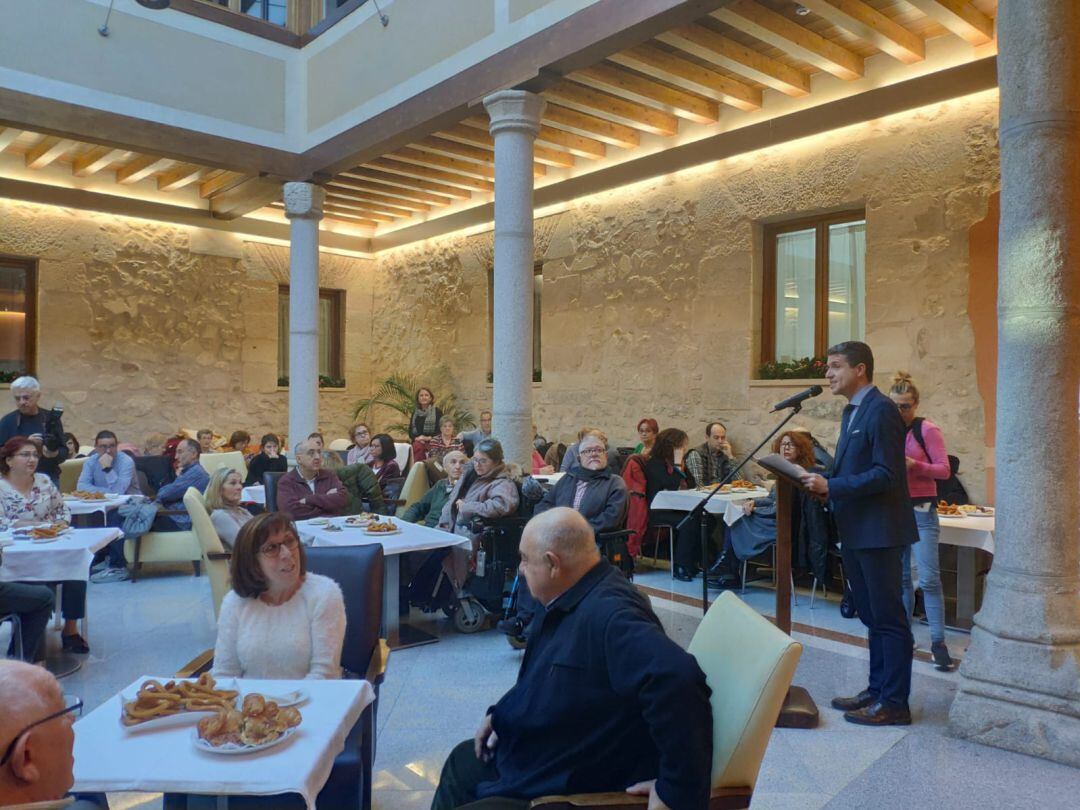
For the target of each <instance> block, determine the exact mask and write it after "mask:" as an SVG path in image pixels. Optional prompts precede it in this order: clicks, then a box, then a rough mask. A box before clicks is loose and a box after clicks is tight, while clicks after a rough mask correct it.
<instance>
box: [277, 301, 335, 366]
mask: <svg viewBox="0 0 1080 810" xmlns="http://www.w3.org/2000/svg"><path fill="white" fill-rule="evenodd" d="M344 358H345V291H344V290H325V289H322V288H321V287H320V288H319V377H321V378H328V379H329V380H332V381H335V382H337V383H338V384H344V378H345V360H344ZM288 376H289V287H288V285H287V284H283V285H281V286H280V287H278V379H279V380H284V379H287V378H288Z"/></svg>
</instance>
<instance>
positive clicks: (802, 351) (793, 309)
mask: <svg viewBox="0 0 1080 810" xmlns="http://www.w3.org/2000/svg"><path fill="white" fill-rule="evenodd" d="M816 242H817V240H816V238H815V236H814V229H813V228H809V229H807V230H803V231H792V232H790V233H782V234H779V235H778V236H777V237H776V357H775V359H776V360H777V361H780V362H788V361H791V360H798V359H800V358H803V357H812V356H813V355H814V279H815V273H814V261H815V254H816Z"/></svg>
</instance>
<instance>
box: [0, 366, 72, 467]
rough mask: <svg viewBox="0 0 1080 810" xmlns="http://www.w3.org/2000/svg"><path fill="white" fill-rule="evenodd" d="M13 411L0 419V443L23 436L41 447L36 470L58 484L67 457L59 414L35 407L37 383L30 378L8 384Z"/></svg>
mask: <svg viewBox="0 0 1080 810" xmlns="http://www.w3.org/2000/svg"><path fill="white" fill-rule="evenodd" d="M11 393H12V396H14V398H15V410H13V411H12V412H11V413H9V414H7V415H5V416H4V418H3V419H0V444H3V443H4V442H6V441H7V440H8V439H13V438H15V437H16V436H26V437H28V438H30V439H32V440H33V441H35V442H36V443H37V444H39V445H41V448H42V449H41V460H40V461H39V462H38V468H37V471H38V472H39V473H42V474H43V475H47V476H49V478H51V479H52V482H53V483H54V484H57V485H59V483H60V464H61V463H62V462H63V461H64V460H65V459H67V457H68V448H67V443H66V442H65V440H64V425H63V423H62V422H61V421H60V413H59V411H55V410H49V409H47V408H39V407H38V400H39V399H41V383H39V382H38V381H37V380H36V379H34V378H33V377H17V378H16V379H15V380H14V381H13V382H12V383H11Z"/></svg>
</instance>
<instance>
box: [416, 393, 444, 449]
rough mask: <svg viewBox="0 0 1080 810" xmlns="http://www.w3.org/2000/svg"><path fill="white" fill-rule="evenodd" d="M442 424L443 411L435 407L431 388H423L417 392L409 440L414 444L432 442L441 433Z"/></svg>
mask: <svg viewBox="0 0 1080 810" xmlns="http://www.w3.org/2000/svg"><path fill="white" fill-rule="evenodd" d="M441 423H442V411H441V410H439V409H438V408H437V407H435V395H434V394H433V393H432V392H431V389H430V388H421V389H420V390H419V391H417V392H416V408H415V409H414V410H413V413H412V417H411V418H410V419H409V438H410V439H411V440H412V441H413V442H415V441H417V440H419V441H421V442H428V441H431V439H433V438H435V435H436V434H437V433H438V432H439V426H440V425H441ZM420 460H421V461H422V460H423V459H420Z"/></svg>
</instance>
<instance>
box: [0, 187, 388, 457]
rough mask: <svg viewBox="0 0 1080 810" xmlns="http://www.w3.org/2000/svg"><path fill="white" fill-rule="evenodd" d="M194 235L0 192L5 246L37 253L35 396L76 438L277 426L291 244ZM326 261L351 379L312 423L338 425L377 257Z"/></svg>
mask: <svg viewBox="0 0 1080 810" xmlns="http://www.w3.org/2000/svg"><path fill="white" fill-rule="evenodd" d="M197 235H198V234H197V232H193V231H192V230H190V229H188V228H183V227H176V226H169V225H163V224H159V223H151V222H146V221H142V220H134V219H125V218H119V217H112V216H108V215H104V214H94V213H88V212H84V211H73V210H69V209H62V208H54V207H48V206H38V205H32V204H26V203H19V202H14V201H9V200H3V201H0V253H7V254H11V255H16V256H24V257H32V258H37V259H38V324H39V326H38V347H37V349H38V351H37V354H38V363H37V374H38V377H39V378H40V379H41V382H42V385H43V387H44V393H43V401H44V402H45V403H46V404H48V405H51V404H52V403H53V402H54V401H59V402H61V403H63V404H64V406H65V416H64V424H65V427H67V429H68V430H70V431H72V432H73V433H75V435H76V436H78V437H79V440H80V441H81V442H82V443H83V444H90V443H92V440H93V434H94V433H95V432H96V431H97V430H99V429H101V428H104V427H109V428H112V429H114V430H116V432H117V433H118V434H119V435H120V437H121V440H122V441H134V442H136V443H141V442H142V440H143V438H144V437H145V436H146V435H148V434H150V433H154V432H171V431H173V430H175V429H176V428H179V427H188V428H197V427H201V426H207V427H211V428H213V429H214V430H216V431H218V432H221V433H225V434H227V433H228V432H230V431H232V430H234V429H237V428H245V429H247V430H248V431H250V432H251V433H252V434H253V435H255V436H258V435H260V434H261V433H262V432H265V431H269V430H273V431H276V432H283V431H284V430H285V427H286V425H287V414H286V407H287V394H286V393H285V392H283V391H279V390H278V388H277V285H278V283H280V282H285V281H286V280H287V278H288V251H287V249H285V248H279V247H273V246H269V245H263V244H255V243H245V244H240V243H239V242H236V243H235V244H233V245H230V246H228V247H227V248H226V249H225V250H220V249H215V248H213V247H204V245H208V244H213V240H206V239H198V238H196V236H197ZM203 250H205V251H214V252H215V253H216V254H217V255H211V253H209V252H200V251H203ZM222 253H225V254H231V255H220V254H222ZM321 264H322V266H321V268H320V273H321V283H322V286H324V287H332V288H339V289H345V290H346V296H345V301H346V310H347V312H346V324H347V335H346V343H347V348H346V353H345V364H346V380H347V382H348V389H347V390H345V391H343V392H324V393H323V395H322V397H321V401H320V409H321V422H320V424H321V425H322V426H323V427H324V429H325V430H328V431H331V432H332V433H335V434H337V433H339V432H340V433H342V434H343V433H344V431H345V429H346V427H347V425H348V424H349V422H350V417H349V410H350V408H349V406H350V405H351V403H352V402H353V401H354V400H355V399H356V398H358V397H359V396H361V393H362V392H365V391H367V389H368V387H369V384H370V378H369V373H370V372H369V367H368V358H369V355H368V353H367V351H366V347H367V345H368V343H369V341H370V325H371V318H370V312H371V285H370V277H371V272H370V264H371V263H370V262H364V261H360V260H356V259H349V258H344V257H341V256H334V255H329V254H324V255H323V257H322V263H321ZM8 407H9V404H8V402H7V401H6V395H5V400H4V401H3V407H2V410H3V411H6V410H7V409H8Z"/></svg>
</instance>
